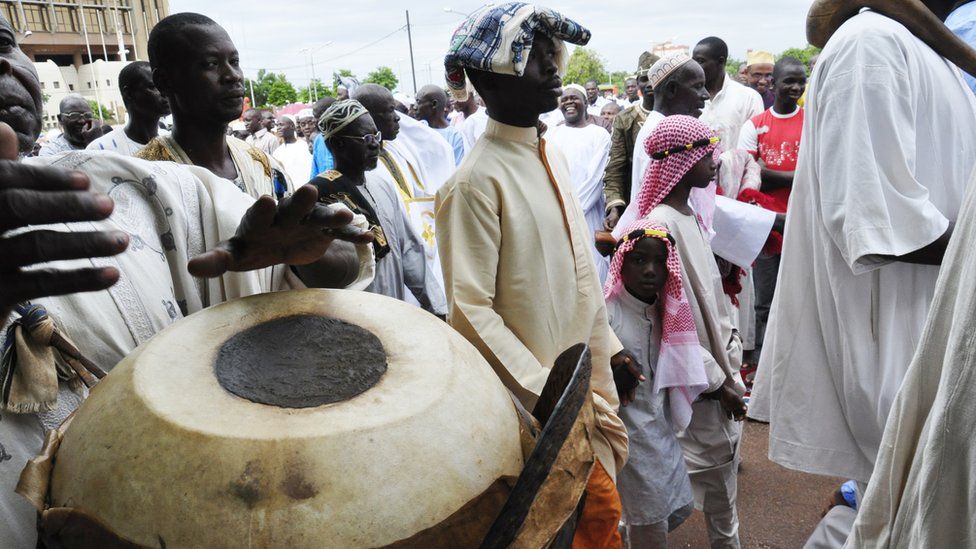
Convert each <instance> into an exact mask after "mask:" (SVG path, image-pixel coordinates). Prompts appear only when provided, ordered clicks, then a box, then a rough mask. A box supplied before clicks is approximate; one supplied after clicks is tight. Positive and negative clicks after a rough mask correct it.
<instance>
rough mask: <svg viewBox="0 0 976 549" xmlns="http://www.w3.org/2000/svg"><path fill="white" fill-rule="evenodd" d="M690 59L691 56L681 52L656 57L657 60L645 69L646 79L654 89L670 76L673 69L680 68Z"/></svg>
mask: <svg viewBox="0 0 976 549" xmlns="http://www.w3.org/2000/svg"><path fill="white" fill-rule="evenodd" d="M691 61H692V59H691V56H690V55H688V54H687V53H682V52H677V53H672V54H669V55H665V56H664V57H662V58H661V59H658V61H657V62H656V63H654V64H653V65H651V68H650V69H648V71H647V80H648V81H649V82H650V84H651V88H652V89H656V88H657V87H658V86H659V85H660V84H662V83H663V82H664V81H665V80H667V78H668V77H669V76H671V75H672V74H673V73H674V71H676V70H678V69H680V68H681V67H683V66H685V65H686V64H688V63H690V62H691Z"/></svg>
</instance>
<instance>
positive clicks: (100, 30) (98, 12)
mask: <svg viewBox="0 0 976 549" xmlns="http://www.w3.org/2000/svg"><path fill="white" fill-rule="evenodd" d="M95 15H96V16H97V18H96V21H97V22H98V35H99V36H101V37H102V56H103V58H104V59H105V61H106V62H108V47H106V46H105V29H103V28H102V16H103V15H104V14H103V13H102V10H99V9H96V10H95Z"/></svg>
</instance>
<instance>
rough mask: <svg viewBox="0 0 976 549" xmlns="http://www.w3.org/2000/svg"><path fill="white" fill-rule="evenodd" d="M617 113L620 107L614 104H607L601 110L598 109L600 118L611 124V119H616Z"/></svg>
mask: <svg viewBox="0 0 976 549" xmlns="http://www.w3.org/2000/svg"><path fill="white" fill-rule="evenodd" d="M619 112H620V105H618V104H616V103H607V104H606V105H604V106H603V108H602V109H600V116H602V117H603V119H604V120H609V121H610V122H613V119H614V118H616V117H617V114H618V113H619Z"/></svg>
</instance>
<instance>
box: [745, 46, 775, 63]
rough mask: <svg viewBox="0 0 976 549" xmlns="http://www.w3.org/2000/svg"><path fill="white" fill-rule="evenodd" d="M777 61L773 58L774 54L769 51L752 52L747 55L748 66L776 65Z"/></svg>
mask: <svg viewBox="0 0 976 549" xmlns="http://www.w3.org/2000/svg"><path fill="white" fill-rule="evenodd" d="M775 63H776V59H774V58H773V54H771V53H769V52H768V51H762V50H750V51H749V53H747V54H746V66H747V67H751V66H753V65H774V64H775Z"/></svg>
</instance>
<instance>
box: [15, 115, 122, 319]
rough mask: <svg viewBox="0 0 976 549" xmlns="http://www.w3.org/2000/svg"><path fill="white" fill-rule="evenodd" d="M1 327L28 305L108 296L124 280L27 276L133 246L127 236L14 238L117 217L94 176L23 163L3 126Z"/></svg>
mask: <svg viewBox="0 0 976 549" xmlns="http://www.w3.org/2000/svg"><path fill="white" fill-rule="evenodd" d="M0 159H3V160H0V324H3V323H4V322H5V321H6V320H7V317H8V316H9V315H10V311H11V310H12V309H13V307H14V306H15V305H16V304H17V303H20V302H22V301H27V300H30V299H37V298H41V297H47V296H53V295H63V294H73V293H77V292H92V291H96V290H104V289H105V288H108V287H109V286H111V285H112V284H115V282H116V281H117V280H118V279H119V271H118V270H117V269H115V268H112V267H103V268H87V269H70V270H57V269H43V270H31V271H27V270H24V267H28V266H30V265H36V264H39V263H46V262H49V261H57V260H62V259H81V258H87V257H105V256H111V255H115V254H119V253H122V252H123V251H124V250H125V248H126V247H127V246H128V245H129V237H128V235H127V234H125V233H123V232H117V231H104V232H76V233H67V232H54V231H45V230H35V231H30V232H27V233H22V234H19V235H17V236H10V235H9V233H8V231H11V230H13V229H20V228H23V227H26V226H28V225H45V224H49V223H69V222H72V221H98V220H101V219H105V218H106V217H108V216H109V215H110V214H111V213H112V207H113V203H112V199H111V198H109V197H107V196H105V195H103V194H97V193H94V192H91V191H89V190H88V188H89V181H88V176H86V175H85V174H83V173H80V172H69V171H67V170H62V169H58V168H51V167H42V166H28V165H26V164H23V163H21V162H18V161H17V136H16V134H15V133H14V132H13V130H12V129H10V126H8V125H7V124H4V123H0Z"/></svg>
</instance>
